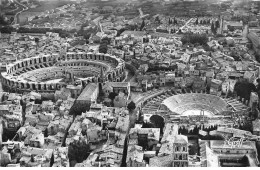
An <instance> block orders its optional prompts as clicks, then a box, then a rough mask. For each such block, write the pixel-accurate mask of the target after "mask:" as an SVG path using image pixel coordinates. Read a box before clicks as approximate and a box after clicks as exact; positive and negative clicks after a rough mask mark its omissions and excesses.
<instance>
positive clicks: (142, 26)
mask: <svg viewBox="0 0 260 170" xmlns="http://www.w3.org/2000/svg"><path fill="white" fill-rule="evenodd" d="M144 26H145V22H144V20H143V22H142V24H141V27H140V31H142V30H143V28H144Z"/></svg>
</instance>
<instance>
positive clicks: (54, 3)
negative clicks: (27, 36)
mask: <svg viewBox="0 0 260 170" xmlns="http://www.w3.org/2000/svg"><path fill="white" fill-rule="evenodd" d="M72 3H74V2H72V1H69V0H64V1H61V0H47V1H39V2H37V7H36V8H29V9H28V10H27V11H24V12H23V13H21V14H20V15H19V22H20V24H24V23H25V22H26V21H27V18H28V17H31V16H35V15H39V14H41V13H42V12H44V11H46V10H49V11H50V10H52V9H55V8H58V7H61V6H63V5H66V4H72Z"/></svg>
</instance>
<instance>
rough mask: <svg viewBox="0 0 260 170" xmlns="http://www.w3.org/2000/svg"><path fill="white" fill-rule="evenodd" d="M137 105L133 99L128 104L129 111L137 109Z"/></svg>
mask: <svg viewBox="0 0 260 170" xmlns="http://www.w3.org/2000/svg"><path fill="white" fill-rule="evenodd" d="M135 108H136V106H135V103H134V102H133V101H131V102H130V103H129V104H128V105H127V109H128V110H129V111H133V110H135Z"/></svg>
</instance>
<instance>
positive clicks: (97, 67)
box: [1, 52, 125, 93]
mask: <svg viewBox="0 0 260 170" xmlns="http://www.w3.org/2000/svg"><path fill="white" fill-rule="evenodd" d="M124 70H125V62H124V61H123V60H122V59H120V58H118V57H116V56H111V55H109V54H100V53H97V54H95V53H83V52H81V53H74V52H68V53H66V54H63V55H60V54H47V55H43V54H40V55H38V56H35V57H31V58H26V59H22V60H18V61H16V62H14V63H11V64H9V65H7V66H6V72H2V73H1V78H2V82H3V86H4V87H5V88H7V89H8V90H17V91H19V92H24V91H32V90H34V91H37V92H47V93H48V92H54V91H55V90H59V89H60V88H61V87H62V82H61V80H62V79H63V78H64V76H65V75H66V73H67V72H70V73H73V75H74V76H75V77H76V78H78V79H80V80H82V81H88V82H101V81H115V82H120V81H122V80H123V79H124V77H125V74H124ZM101 74H102V76H101ZM101 77H102V79H101Z"/></svg>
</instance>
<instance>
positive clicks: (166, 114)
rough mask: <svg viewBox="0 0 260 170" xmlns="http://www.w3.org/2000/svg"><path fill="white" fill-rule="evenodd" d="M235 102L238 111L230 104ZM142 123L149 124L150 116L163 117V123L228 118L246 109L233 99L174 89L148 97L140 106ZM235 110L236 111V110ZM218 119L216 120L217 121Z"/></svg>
mask: <svg viewBox="0 0 260 170" xmlns="http://www.w3.org/2000/svg"><path fill="white" fill-rule="evenodd" d="M234 101H235V102H237V103H236V106H238V105H239V109H237V108H235V109H234V108H233V106H232V105H231V104H230V103H232V102H234ZM141 108H142V109H141V110H142V113H143V116H144V121H145V122H149V121H150V118H151V116H153V115H158V116H161V117H163V119H164V121H165V122H174V121H175V120H180V119H188V118H189V117H194V118H195V117H205V118H207V119H212V120H214V119H216V120H218V119H220V117H224V118H225V119H226V118H229V117H230V115H232V113H234V112H240V111H241V112H242V111H244V110H247V109H248V107H247V106H245V105H243V104H242V103H238V101H237V100H235V99H231V98H230V99H225V98H222V97H219V96H216V95H211V94H205V93H193V92H187V91H186V92H185V93H183V92H179V91H177V90H175V89H169V90H165V91H163V92H160V93H157V94H156V93H155V94H154V95H150V97H148V98H147V99H146V100H143V102H142V104H141ZM236 109H237V110H236ZM217 118H218V119H217Z"/></svg>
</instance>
